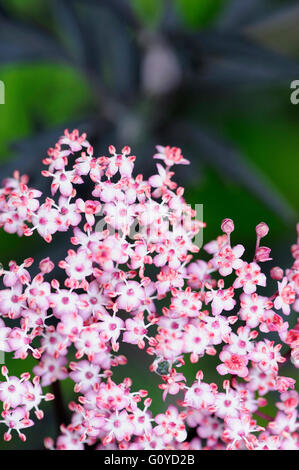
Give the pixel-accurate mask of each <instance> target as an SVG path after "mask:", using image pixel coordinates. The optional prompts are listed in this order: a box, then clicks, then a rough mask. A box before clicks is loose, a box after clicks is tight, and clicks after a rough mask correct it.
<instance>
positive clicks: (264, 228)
mask: <svg viewBox="0 0 299 470" xmlns="http://www.w3.org/2000/svg"><path fill="white" fill-rule="evenodd" d="M255 231H256V234H257V236H258V237H259V238H263V237H265V236H266V235H267V234H268V232H269V227H268V225H267V224H265V222H261V223H260V224H258V225H257V226H256V228H255Z"/></svg>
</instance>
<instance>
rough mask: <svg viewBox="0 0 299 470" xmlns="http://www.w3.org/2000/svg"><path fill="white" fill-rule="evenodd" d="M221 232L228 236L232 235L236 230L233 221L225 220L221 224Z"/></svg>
mask: <svg viewBox="0 0 299 470" xmlns="http://www.w3.org/2000/svg"><path fill="white" fill-rule="evenodd" d="M221 230H222V232H224V233H226V234H227V235H229V234H230V233H232V232H233V231H234V230H235V226H234V222H233V221H232V219H224V220H223V221H222V224H221Z"/></svg>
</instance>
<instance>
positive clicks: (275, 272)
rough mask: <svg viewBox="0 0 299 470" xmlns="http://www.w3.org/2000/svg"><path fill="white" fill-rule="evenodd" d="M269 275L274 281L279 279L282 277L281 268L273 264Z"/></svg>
mask: <svg viewBox="0 0 299 470" xmlns="http://www.w3.org/2000/svg"><path fill="white" fill-rule="evenodd" d="M270 276H271V277H272V279H274V280H275V281H280V280H281V279H282V278H283V270H282V269H281V268H280V267H279V266H275V267H274V268H272V269H271V271H270Z"/></svg>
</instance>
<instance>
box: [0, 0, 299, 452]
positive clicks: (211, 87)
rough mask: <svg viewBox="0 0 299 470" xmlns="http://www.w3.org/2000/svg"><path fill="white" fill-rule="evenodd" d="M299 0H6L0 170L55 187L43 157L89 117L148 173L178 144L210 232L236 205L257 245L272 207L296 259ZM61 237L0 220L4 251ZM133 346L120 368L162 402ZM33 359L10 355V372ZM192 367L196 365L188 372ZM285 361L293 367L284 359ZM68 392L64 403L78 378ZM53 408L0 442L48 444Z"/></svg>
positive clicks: (97, 136) (280, 237)
mask: <svg viewBox="0 0 299 470" xmlns="http://www.w3.org/2000/svg"><path fill="white" fill-rule="evenodd" d="M297 3H298V2H296V1H288V0H281V1H279V0H168V1H167V0H26V2H24V0H0V80H2V81H3V82H4V83H5V87H6V89H5V104H4V105H0V177H1V179H2V178H4V177H6V176H9V175H11V173H12V171H13V170H14V169H19V170H20V171H21V172H24V173H27V174H29V175H30V178H31V182H32V185H35V186H37V187H39V188H41V189H42V190H43V191H48V189H49V188H48V186H47V180H45V178H42V177H41V175H40V171H41V169H42V164H41V159H42V158H43V157H44V156H45V155H46V150H47V148H48V147H49V146H52V145H53V144H54V143H55V142H56V140H57V138H58V137H59V136H60V135H61V133H62V132H63V130H64V129H65V128H68V129H73V128H74V127H78V128H79V129H80V131H82V132H83V131H86V132H87V133H88V138H89V140H90V141H91V143H92V144H93V145H94V147H95V150H96V153H98V154H99V155H102V154H105V153H106V152H107V146H108V145H109V144H111V143H113V144H114V145H116V146H117V147H118V148H119V147H120V148H121V146H123V145H126V144H127V145H130V146H131V147H132V150H133V153H134V154H136V155H137V163H136V165H137V171H138V172H141V171H142V172H144V173H145V174H146V175H147V176H148V175H149V174H150V173H151V172H153V171H154V169H155V165H154V163H153V161H152V158H151V157H152V155H153V153H154V150H155V145H156V144H161V145H167V144H169V145H175V146H181V147H182V149H183V153H184V155H185V156H186V158H188V159H190V160H191V165H190V166H189V167H184V168H182V169H181V168H180V169H179V171H178V175H177V181H179V183H180V184H181V185H184V186H185V187H186V193H185V194H186V198H187V200H188V201H189V202H190V203H192V204H196V203H201V204H203V205H204V206H203V207H204V220H205V222H206V223H207V228H206V229H205V233H204V241H205V242H207V241H209V240H210V239H214V238H215V237H216V236H217V235H218V234H219V226H220V223H221V220H222V219H223V218H224V217H231V218H232V219H234V221H235V227H236V230H235V232H234V234H233V241H234V242H236V243H237V242H241V243H243V244H244V245H246V246H247V256H248V258H249V259H250V256H252V252H253V250H254V244H255V225H256V224H257V223H259V222H260V221H265V222H266V223H267V224H268V225H269V226H270V234H269V235H268V238H267V243H266V242H265V244H267V245H268V246H271V248H272V256H273V257H274V258H275V264H279V265H281V266H283V267H286V266H288V265H289V264H290V262H291V257H290V254H289V246H290V244H291V243H292V242H293V241H294V240H295V236H296V231H295V224H296V220H297V215H298V211H299V200H298V176H299V131H298V127H299V105H298V106H295V105H292V104H291V102H290V93H291V90H290V83H291V81H293V80H296V79H299V30H298V21H299V6H298V4H297ZM66 248H67V241H66V239H65V238H64V236H63V235H62V236H61V238H60V239H59V240H58V241H57V242H56V243H53V247H49V246H48V245H47V244H46V243H44V242H43V241H41V240H40V239H39V238H38V237H35V236H33V237H30V238H21V239H20V238H18V237H17V236H14V235H8V234H5V233H4V232H3V231H1V233H0V259H1V262H2V263H3V264H4V265H5V264H6V263H7V262H8V261H9V260H10V259H14V260H16V261H21V260H23V259H24V258H25V257H27V256H34V257H36V258H37V259H39V258H41V257H45V256H48V255H50V256H51V257H52V258H53V259H55V260H59V259H62V257H63V256H64V251H65V250H66ZM270 266H271V263H270V264H269V266H267V268H266V269H269V267H270ZM293 321H294V319H292V320H291V322H293ZM126 354H127V356H128V358H129V365H128V366H127V367H126V371H124V370H123V371H122V370H119V371H118V372H117V373H116V374H115V379H116V380H117V379H121V378H123V377H124V376H131V377H132V378H133V380H134V386H135V387H136V389H138V388H140V387H142V388H148V389H149V390H150V392H151V393H152V395H153V397H154V403H153V407H152V409H153V411H154V412H157V411H160V410H161V409H163V407H165V406H166V405H165V404H163V403H162V402H161V393H160V392H159V391H157V387H156V386H157V384H158V383H160V382H161V379H160V378H159V377H158V376H155V377H153V375H152V374H149V373H148V372H147V368H148V364H149V358H148V357H147V356H146V354H145V353H143V352H140V353H139V357H136V350H135V349H132V350H130V348H128V350H127V351H126ZM130 358H131V360H130ZM33 363H34V360H32V359H28V360H26V361H14V360H12V359H11V358H10V357H9V355H6V364H7V365H8V367H9V369H10V371H11V372H13V373H14V374H15V375H18V374H19V373H22V372H24V371H26V370H30V368H31V367H32V364H33ZM216 363H217V361H216V362H215V361H214V360H213V359H211V360H209V361H208V362H203V361H201V363H200V367H201V368H203V369H204V370H205V377H206V378H207V380H215V378H214V376H215V365H216ZM196 367H198V366H190V365H187V366H186V369H187V375H189V376H190V377H192V374H193V375H194V370H195V369H196ZM284 375H290V376H295V375H296V372H294V370H291V369H290V370H289V367H288V366H286V367H284ZM62 393H63V397H62V400H63V401H64V403H65V405H66V403H67V402H68V401H69V400H70V399H71V398H72V396H73V393H72V384H71V383H70V382H69V381H65V382H64V383H63V384H62ZM274 402H275V397H273V400H272V402H271V401H270V403H269V405H268V407H267V408H266V412H269V414H271V411H272V412H273V403H274ZM44 410H45V418H44V420H43V421H41V422H40V423H39V424H38V425H36V426H35V427H34V428H31V429H28V430H27V433H26V434H27V436H28V440H27V442H26V444H22V443H21V441H18V439H17V438H15V439H14V440H13V441H12V442H11V443H9V444H5V445H4V444H0V448H6V449H19V448H22V449H23V448H26V449H42V448H43V442H42V438H43V437H44V436H46V435H51V436H52V437H55V435H57V422H58V421H59V419H61V410H60V411H59V410H55V409H54V407H53V404H51V403H49V404H47V405H46V406H45V407H44ZM260 422H261V421H260Z"/></svg>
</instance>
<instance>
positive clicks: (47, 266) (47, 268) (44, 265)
mask: <svg viewBox="0 0 299 470" xmlns="http://www.w3.org/2000/svg"><path fill="white" fill-rule="evenodd" d="M39 269H40V270H41V272H42V273H44V274H48V273H50V272H51V271H53V269H54V263H53V262H52V261H51V260H50V258H44V259H42V260H41V262H40V263H39Z"/></svg>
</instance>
